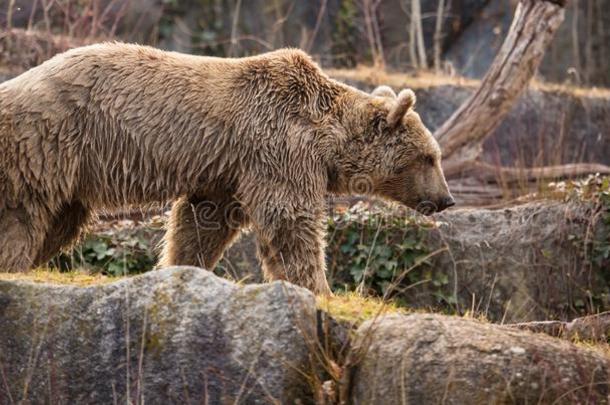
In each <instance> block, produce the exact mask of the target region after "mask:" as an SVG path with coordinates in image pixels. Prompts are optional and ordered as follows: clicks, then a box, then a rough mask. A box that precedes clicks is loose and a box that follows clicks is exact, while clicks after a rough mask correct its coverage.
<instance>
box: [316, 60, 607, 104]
mask: <svg viewBox="0 0 610 405" xmlns="http://www.w3.org/2000/svg"><path fill="white" fill-rule="evenodd" d="M325 71H326V73H328V75H329V76H331V77H333V78H335V79H338V80H356V81H361V82H365V83H369V84H371V85H373V86H378V85H382V84H385V85H388V86H391V87H394V88H403V87H410V88H413V89H426V88H429V87H436V86H446V85H452V86H461V87H470V88H476V87H478V86H479V85H480V83H481V81H480V80H476V79H469V78H466V77H462V76H448V75H442V74H435V73H432V72H428V71H417V72H412V73H400V72H388V71H383V70H379V69H378V68H374V67H372V66H363V65H359V66H357V67H356V68H355V69H326V70H325ZM530 88H532V89H535V90H541V91H546V92H551V93H563V94H569V95H572V96H575V97H592V98H606V99H610V89H607V88H597V87H590V88H588V87H579V86H574V85H570V84H561V83H546V82H543V81H540V80H536V79H534V80H533V81H532V82H531V83H530Z"/></svg>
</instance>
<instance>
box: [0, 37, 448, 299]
mask: <svg viewBox="0 0 610 405" xmlns="http://www.w3.org/2000/svg"><path fill="white" fill-rule="evenodd" d="M414 101H415V97H414V95H413V93H412V92H411V91H410V90H405V91H403V92H401V94H400V95H399V96H398V97H396V96H395V95H394V94H393V92H391V91H388V89H387V88H386V89H385V90H384V89H381V91H380V92H379V94H378V95H375V96H373V95H370V94H366V93H363V92H361V91H359V90H356V89H354V88H351V87H349V86H346V85H343V84H341V83H338V82H335V81H333V80H331V79H329V78H328V77H327V76H325V75H324V74H323V73H322V72H321V71H320V69H319V68H318V67H317V65H316V64H314V63H313V62H312V61H311V59H310V58H309V57H308V56H307V55H306V54H304V53H303V52H301V51H298V50H279V51H275V52H271V53H268V54H263V55H260V56H256V57H250V58H243V59H220V58H210V57H198V56H190V55H183V54H178V53H171V52H163V51H160V50H157V49H153V48H149V47H143V46H136V45H127V44H119V43H106V44H99V45H93V46H87V47H82V48H77V49H74V50H71V51H68V52H66V53H64V54H61V55H58V56H56V57H54V58H53V59H51V60H49V61H47V62H45V63H43V64H42V65H40V66H38V67H36V68H34V69H31V70H30V71H28V72H26V73H24V74H22V75H21V76H19V77H17V78H15V79H13V80H10V81H8V82H5V83H3V84H2V85H0V149H1V150H2V154H1V155H0V230H1V233H0V246H1V249H2V251H1V252H0V268H3V269H4V270H12V271H19V270H25V269H28V268H30V267H32V266H35V265H38V264H40V263H44V262H45V261H46V260H48V259H49V258H50V257H51V256H52V255H53V254H55V253H57V252H58V250H59V249H61V248H62V247H65V246H68V245H70V244H71V243H72V242H73V241H74V240H75V239H76V238H77V237H78V236H79V233H80V231H81V229H83V226H85V224H86V223H87V222H88V221H89V219H90V218H91V214H92V213H93V212H95V211H97V210H102V209H106V210H108V209H116V208H119V207H123V206H126V205H133V204H147V203H152V202H165V201H175V203H174V207H173V210H172V219H171V223H170V225H169V230H168V232H167V236H166V240H165V248H164V251H163V257H162V260H161V264H162V265H170V264H185V265H186V264H188V265H201V266H203V267H205V268H208V269H211V268H213V267H214V265H215V264H216V262H217V261H218V259H219V258H220V257H221V255H222V252H223V251H224V250H225V248H226V247H227V246H228V245H229V244H230V243H231V241H232V240H233V239H234V238H235V237H236V235H238V233H239V230H240V229H241V228H243V227H246V226H251V227H252V229H253V230H254V232H255V233H256V235H257V239H258V243H259V254H260V257H261V260H262V262H263V268H264V270H265V272H266V275H267V276H268V278H270V279H287V280H290V281H292V282H294V283H296V284H299V285H301V286H304V287H307V288H309V289H311V290H312V291H314V292H318V293H328V292H329V288H328V285H327V283H326V279H325V275H324V268H325V265H324V231H325V226H324V217H325V202H324V197H325V194H326V193H327V192H334V193H354V192H358V193H368V194H375V195H380V196H383V197H386V198H390V199H393V200H396V201H399V202H402V203H404V204H406V205H408V206H411V207H417V206H418V205H420V204H421V203H422V202H424V201H428V200H429V201H432V202H433V203H435V204H436V205H437V208H438V209H442V208H444V207H445V206H447V205H451V203H452V202H451V200H450V195H449V192H448V189H447V185H446V183H445V180H444V178H443V174H442V171H441V168H440V151H439V148H438V145H437V143H436V142H435V141H434V139H433V138H432V137H431V135H430V133H429V132H428V131H427V130H426V128H425V127H424V126H423V125H422V123H421V121H420V119H419V117H418V115H417V114H416V113H415V112H413V111H412V109H411V107H412V105H413V103H414Z"/></svg>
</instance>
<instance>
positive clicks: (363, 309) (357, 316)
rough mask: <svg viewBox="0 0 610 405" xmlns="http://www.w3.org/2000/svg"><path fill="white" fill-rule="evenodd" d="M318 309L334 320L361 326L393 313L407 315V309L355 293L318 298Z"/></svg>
mask: <svg viewBox="0 0 610 405" xmlns="http://www.w3.org/2000/svg"><path fill="white" fill-rule="evenodd" d="M317 305H318V308H319V309H321V310H323V311H326V312H328V313H329V314H330V315H331V316H332V317H333V318H335V319H337V320H340V321H347V322H350V323H354V324H360V323H362V322H364V321H366V320H369V319H374V318H375V317H377V316H380V315H387V314H393V313H399V314H406V313H408V312H410V311H408V310H407V309H406V308H401V307H398V306H397V305H396V304H394V303H393V302H388V301H384V300H382V299H381V298H375V297H363V296H361V295H359V294H357V293H355V292H349V293H341V294H336V295H333V296H332V297H318V299H317Z"/></svg>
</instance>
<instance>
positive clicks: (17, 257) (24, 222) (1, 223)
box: [0, 208, 42, 272]
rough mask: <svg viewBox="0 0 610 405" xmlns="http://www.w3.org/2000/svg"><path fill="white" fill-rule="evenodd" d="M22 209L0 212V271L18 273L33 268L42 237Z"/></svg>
mask: <svg viewBox="0 0 610 405" xmlns="http://www.w3.org/2000/svg"><path fill="white" fill-rule="evenodd" d="M36 225H37V222H36V221H34V220H32V219H31V218H30V217H29V215H28V213H27V212H26V210H25V209H24V208H14V209H13V208H11V209H4V210H0V271H8V272H18V271H25V270H29V269H31V268H32V267H33V266H34V259H35V256H36V252H37V251H38V249H39V247H40V245H41V243H42V237H40V234H41V232H42V229H41V228H42V227H37V226H36Z"/></svg>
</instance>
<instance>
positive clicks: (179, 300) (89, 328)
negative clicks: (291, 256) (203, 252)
mask: <svg viewBox="0 0 610 405" xmlns="http://www.w3.org/2000/svg"><path fill="white" fill-rule="evenodd" d="M0 325H1V327H0V371H1V373H2V374H1V377H2V379H0V403H51V402H57V403H104V404H108V403H121V402H122V403H125V402H127V403H144V402H145V401H146V402H149V401H152V402H154V403H212V404H215V403H227V402H231V403H234V402H235V403H237V402H239V403H242V402H243V403H252V404H257V403H260V404H263V403H264V404H267V403H273V402H277V403H295V402H299V401H300V403H311V402H312V401H313V399H312V398H313V394H312V388H311V387H310V386H309V384H308V382H307V381H308V379H307V378H306V376H308V375H310V373H311V372H312V362H311V361H310V353H311V350H310V349H311V347H313V346H312V345H311V343H312V342H311V340H310V339H313V338H315V336H316V335H315V334H316V309H315V302H314V296H313V295H312V294H311V293H309V292H308V291H306V290H304V289H301V288H299V287H295V286H292V285H289V284H285V283H281V282H275V283H271V284H266V285H249V286H239V285H237V284H234V283H231V282H228V281H226V280H223V279H221V278H219V277H216V276H214V275H213V274H212V273H210V272H206V271H202V270H201V269H197V268H191V267H174V268H168V269H164V270H159V271H153V272H150V273H147V274H145V275H142V276H138V277H133V278H127V279H123V280H121V281H118V282H114V283H110V284H105V285H96V286H89V287H80V286H68V285H49V284H36V283H32V282H25V281H14V280H13V281H8V280H0Z"/></svg>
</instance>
